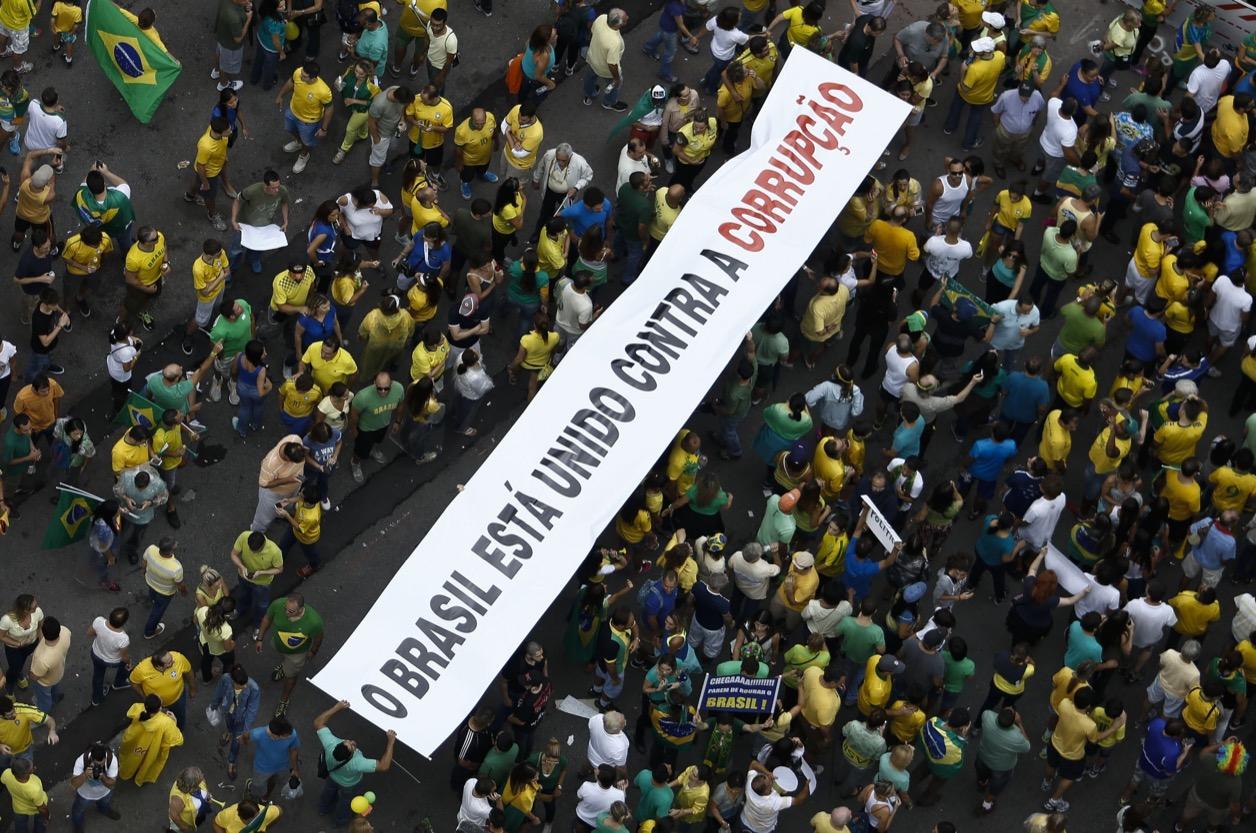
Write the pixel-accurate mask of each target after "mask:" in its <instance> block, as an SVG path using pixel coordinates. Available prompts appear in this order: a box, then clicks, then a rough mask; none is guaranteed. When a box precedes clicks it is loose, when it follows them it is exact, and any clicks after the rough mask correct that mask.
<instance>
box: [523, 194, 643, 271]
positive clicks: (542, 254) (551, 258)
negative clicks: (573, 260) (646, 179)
mask: <svg viewBox="0 0 1256 833" xmlns="http://www.w3.org/2000/svg"><path fill="white" fill-rule="evenodd" d="M664 190H667V189H664ZM569 239H570V232H568V231H567V230H566V229H564V230H563V231H562V232H561V233H559V235H558V236H557V237H550V234H549V232H548V231H546V230H545V229H544V228H542V229H541V236H540V237H539V238H537V241H536V259H537V262H538V264H539V266H540V268H541V271H543V272H546V273H548V274H550V275H558V274H561V273H562V271H563V267H565V266H566V265H567V241H568V240H569Z"/></svg>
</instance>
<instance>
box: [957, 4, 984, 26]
mask: <svg viewBox="0 0 1256 833" xmlns="http://www.w3.org/2000/svg"><path fill="white" fill-rule="evenodd" d="M986 5H987V3H986V0H955V8H956V9H958V10H959V25H960V27H961V28H963V29H976V28H977V27H978V26H980V25H981V13H982V12H984V11H985V10H986Z"/></svg>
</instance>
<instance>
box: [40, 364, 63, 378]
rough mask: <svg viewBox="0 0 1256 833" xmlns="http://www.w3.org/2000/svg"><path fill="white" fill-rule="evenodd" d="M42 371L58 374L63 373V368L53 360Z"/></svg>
mask: <svg viewBox="0 0 1256 833" xmlns="http://www.w3.org/2000/svg"><path fill="white" fill-rule="evenodd" d="M44 373H51V374H52V375H53V376H60V375H61V374H62V373H65V368H64V367H62V366H61V365H59V364H57V363H56V362H53V363H52V364H50V365H48V366H47V367H45V368H44Z"/></svg>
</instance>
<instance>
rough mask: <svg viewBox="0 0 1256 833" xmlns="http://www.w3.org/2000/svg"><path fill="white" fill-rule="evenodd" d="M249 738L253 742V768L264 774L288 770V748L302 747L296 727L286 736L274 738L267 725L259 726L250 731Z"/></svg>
mask: <svg viewBox="0 0 1256 833" xmlns="http://www.w3.org/2000/svg"><path fill="white" fill-rule="evenodd" d="M249 740H250V741H252V742H253V769H254V770H255V771H256V772H257V773H259V774H262V775H269V774H271V773H274V772H285V771H287V769H288V750H289V749H300V748H301V739H300V738H299V737H298V736H297V730H296V729H293V730H292V734H290V735H288V737H286V738H272V737H271V736H270V735H269V734H267V733H266V727H265V726H258V727H257V728H256V729H253V730H252V731H250V732H249Z"/></svg>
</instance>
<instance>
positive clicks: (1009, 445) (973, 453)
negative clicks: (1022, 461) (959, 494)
mask: <svg viewBox="0 0 1256 833" xmlns="http://www.w3.org/2000/svg"><path fill="white" fill-rule="evenodd" d="M968 456H970V457H972V458H973V461H972V462H971V463H970V464H969V465H968V471H969V473H971V474H972V476H973V477H975V478H976V479H977V480H987V481H990V480H997V479H998V478H999V470H1000V469H1002V468H1003V464H1004V463H1006V462H1007V461H1008V460H1010V459H1012V458H1013V457H1014V456H1016V442H1015V441H1014V440H1010V439H1007V440H1002V441H999V440H994V439H992V438H990V437H983V438H982V439H980V440H977V442H975V443H973V447H972V448H970V449H969V450H968Z"/></svg>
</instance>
